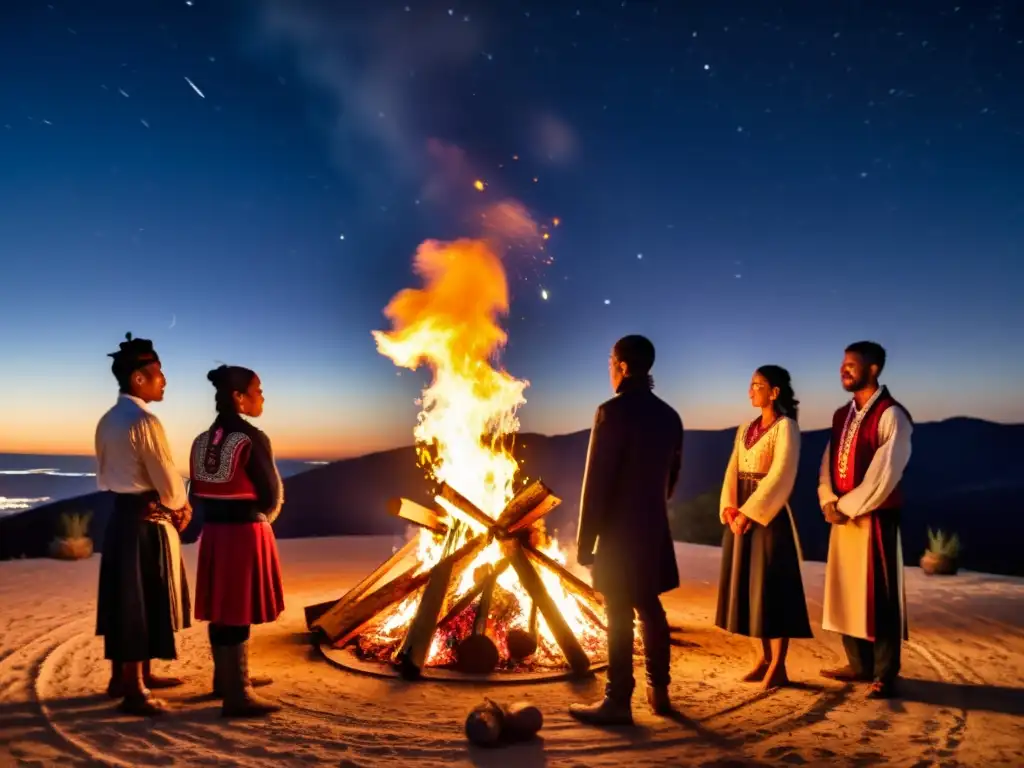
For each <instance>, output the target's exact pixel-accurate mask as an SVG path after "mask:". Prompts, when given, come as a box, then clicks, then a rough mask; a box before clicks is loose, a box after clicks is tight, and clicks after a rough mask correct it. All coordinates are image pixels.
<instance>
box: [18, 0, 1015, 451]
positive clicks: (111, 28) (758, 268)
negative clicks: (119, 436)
mask: <svg viewBox="0 0 1024 768" xmlns="http://www.w3.org/2000/svg"><path fill="white" fill-rule="evenodd" d="M0 18H2V23H0V56H2V57H3V60H4V72H5V76H4V77H3V78H2V79H0V167H2V168H3V182H2V184H0V210H2V213H0V243H2V249H3V254H4V255H3V265H4V266H3V280H2V281H0V360H2V375H0V403H2V404H3V406H2V409H0V412H2V420H0V450H7V451H50V452H59V453H70V452H89V451H90V450H91V445H92V433H93V428H94V425H95V422H96V419H97V418H98V417H99V416H100V415H101V414H102V412H103V411H104V410H105V409H106V408H107V407H108V406H109V404H110V403H111V401H112V399H113V397H114V395H115V383H114V381H113V378H112V377H111V375H110V372H109V359H108V358H106V357H105V354H106V353H107V352H111V351H113V350H115V349H116V348H117V344H118V342H119V341H120V340H121V339H122V338H123V336H124V333H125V332H126V331H132V332H133V333H134V334H135V335H136V336H143V337H147V338H151V339H153V340H154V341H155V343H156V346H157V349H158V351H159V352H160V354H161V356H162V358H163V360H164V366H165V370H166V372H167V376H168V380H169V385H168V390H167V399H166V401H165V402H164V403H162V404H160V405H158V406H156V410H157V412H158V413H159V414H160V415H161V417H162V419H163V420H164V423H165V425H166V427H167V430H168V432H169V434H170V436H171V439H172V442H173V447H174V450H175V453H176V456H177V457H178V458H179V460H184V457H185V455H186V453H185V452H186V450H187V445H188V443H189V442H190V441H191V439H192V437H193V436H194V435H195V434H196V433H197V432H199V431H200V430H201V429H202V428H204V427H205V425H206V424H207V423H208V422H209V420H210V419H211V416H212V410H213V393H212V389H211V388H210V387H209V384H208V382H207V381H206V380H205V373H206V371H207V370H208V369H209V368H211V367H213V366H214V365H216V364H217V363H219V362H228V363H235V364H242V365H247V366H249V367H252V368H254V369H256V370H257V371H258V372H259V373H260V374H261V377H262V379H263V382H264V389H265V391H266V394H267V411H266V415H265V417H264V419H263V420H262V424H261V426H263V428H264V429H266V430H267V431H268V433H269V434H270V435H271V438H272V439H273V440H274V442H275V446H276V448H277V450H278V452H279V453H280V454H281V455H284V456H292V457H305V458H328V457H331V458H333V457H337V456H344V455H352V454H357V453H361V452H364V451H368V450H373V449H377V448H382V447H387V446H392V445H399V444H406V443H408V442H410V441H411V430H412V426H413V424H414V421H415V414H416V411H417V406H416V405H415V402H414V401H415V398H416V396H417V393H418V391H419V389H420V388H421V387H422V385H423V383H424V381H425V379H424V375H422V374H420V373H410V372H408V371H401V372H400V371H399V370H398V369H396V368H395V366H394V365H393V364H392V363H391V361H389V360H387V359H386V358H384V357H382V356H381V355H379V354H378V353H377V351H376V347H375V345H374V342H373V339H372V338H371V335H370V332H371V331H372V330H374V329H386V328H387V327H388V326H387V321H386V319H385V318H384V316H383V314H382V309H383V308H384V306H385V305H386V304H387V302H388V300H389V299H390V297H391V296H392V295H393V294H394V293H395V292H396V291H398V290H400V289H401V288H403V287H407V286H413V285H416V284H417V280H416V278H415V277H414V276H413V274H412V272H411V266H410V265H411V260H412V256H413V254H414V252H415V249H416V247H417V245H418V244H419V243H420V242H421V241H423V240H425V239H427V238H441V239H450V238H456V237H461V236H470V237H472V236H476V235H478V234H479V231H478V230H479V220H478V218H479V217H478V212H479V205H480V204H481V201H483V200H499V199H510V198H511V199H515V200H518V201H520V202H521V203H522V204H523V205H524V206H525V207H526V208H527V209H528V210H529V211H530V213H531V214H532V215H533V216H534V218H535V219H536V221H537V222H539V223H540V224H541V225H542V226H543V227H544V229H545V231H547V232H548V233H549V234H550V239H549V240H548V241H547V242H546V243H545V246H546V248H545V250H544V251H543V252H541V251H540V250H536V251H533V252H531V251H528V250H520V251H515V252H512V253H510V254H508V256H507V257H506V268H507V271H508V274H509V279H510V289H511V294H512V308H511V312H510V315H509V317H508V318H507V320H506V321H505V325H506V327H507V329H508V332H509V343H508V347H507V349H506V351H505V353H504V356H503V364H504V365H505V366H506V367H507V369H508V370H509V371H510V372H511V373H512V374H513V375H515V376H517V377H521V378H525V379H528V380H529V381H530V383H531V384H530V387H529V389H527V391H526V397H527V400H528V403H527V405H526V406H524V408H523V409H522V410H521V412H520V418H521V421H522V423H523V428H524V429H528V430H535V431H541V432H545V433H561V432H567V431H572V430H576V429H581V428H585V427H586V426H588V425H589V422H590V419H591V417H592V414H593V409H594V407H595V406H596V405H597V404H598V403H599V402H600V401H601V400H602V399H604V398H605V397H607V396H608V383H607V355H608V349H609V347H610V345H611V344H612V343H613V342H614V340H615V339H616V338H617V337H618V336H620V335H623V334H626V333H633V332H637V333H644V334H646V335H648V336H650V338H652V340H654V342H655V344H656V345H657V348H658V354H659V358H658V362H657V364H656V366H655V370H654V373H655V378H656V380H657V391H658V392H659V393H660V394H661V395H662V397H664V398H665V399H667V400H668V401H669V402H671V403H672V404H673V405H675V406H676V407H677V408H678V409H679V410H680V411H681V413H682V415H683V418H684V421H685V422H686V424H687V425H688V426H690V427H694V428H722V427H727V426H730V425H734V424H736V423H737V422H738V421H740V420H741V419H746V418H749V417H751V416H752V412H751V410H750V405H749V402H748V401H747V399H746V390H747V385H748V381H749V377H750V373H751V371H752V370H753V369H754V368H755V367H756V366H758V365H760V364H764V363H777V364H781V365H784V366H786V367H787V368H789V369H790V371H791V372H792V374H793V377H794V382H795V385H796V389H797V394H798V396H799V397H800V399H801V400H802V403H803V407H802V416H801V421H802V423H803V425H804V426H805V428H813V427H820V426H823V425H824V424H825V423H826V420H827V418H828V416H829V414H830V413H831V412H832V410H833V409H834V408H836V407H837V406H838V405H840V404H841V403H842V402H843V400H844V399H845V395H844V394H843V393H842V391H841V389H840V386H839V382H838V367H839V364H840V360H841V357H842V350H843V348H844V346H845V345H846V344H847V343H849V342H851V341H854V340H856V339H860V338H871V339H875V340H877V341H879V342H881V343H883V344H884V345H885V346H886V347H887V348H888V350H889V354H890V363H889V366H888V368H887V370H886V372H885V374H884V376H883V379H884V380H885V381H886V382H888V383H889V385H890V387H891V388H892V390H893V392H894V394H896V396H897V397H898V398H900V399H901V400H902V401H903V402H904V403H905V404H906V405H907V406H908V407H909V409H910V410H911V412H912V413H913V414H914V415H915V418H917V419H918V420H931V419H938V418H944V417H947V416H951V415H958V414H968V415H973V416H978V417H983V418H988V419H993V420H998V421H1021V420H1024V401H1022V400H1021V398H1020V396H1019V388H1020V387H1019V382H1020V381H1021V379H1022V377H1024V356H1022V355H1021V354H1020V348H1021V347H1020V341H1019V338H1020V333H1021V331H1022V330H1024V302H1022V301H1021V300H1020V294H1021V288H1022V284H1024V280H1022V278H1024V259H1022V243H1024V180H1022V179H1024V175H1022V171H1024V99H1021V98H1020V97H1019V94H1020V93H1021V92H1022V91H1024V9H1022V7H1021V6H1020V5H1019V4H1015V3H1009V2H1007V3H997V2H985V1H984V0H979V2H975V3H963V4H962V5H958V4H957V1H956V0H949V1H948V2H946V1H944V0H935V2H929V3H920V2H909V1H904V0H892V1H891V2H885V3H881V2H875V3H857V4H852V3H768V2H762V0H746V2H738V1H733V0H716V2H715V3H688V2H660V3H656V2H634V1H633V0H626V1H625V2H621V1H619V0H616V1H615V2H603V1H595V2H577V3H570V2H539V1H538V2H529V1H527V0H518V1H516V2H508V1H506V0H488V1H487V2H483V1H482V0H481V1H479V2H458V3H456V2H454V0H449V2H446V3H438V2H425V1H424V0H408V2H405V1H404V0H397V1H396V2H393V1H392V0H364V1H361V2H326V1H324V2H306V1H305V0H251V2H244V3H243V2H227V1H221V2H215V1H214V0H191V1H189V0H148V1H147V2H128V0H122V1H121V2H113V1H108V0H96V1H95V2H86V1H84V0H83V1H80V2H70V0H65V1H64V2H61V1H60V0H53V1H52V2H46V0H38V1H36V0H9V1H8V2H5V3H4V5H3V10H2V11H0ZM476 179H479V180H481V181H483V182H484V183H485V189H484V191H483V192H480V191H478V190H476V189H474V188H473V184H472V182H473V180H476ZM556 218H557V219H558V226H555V219H556ZM399 374H400V375H399Z"/></svg>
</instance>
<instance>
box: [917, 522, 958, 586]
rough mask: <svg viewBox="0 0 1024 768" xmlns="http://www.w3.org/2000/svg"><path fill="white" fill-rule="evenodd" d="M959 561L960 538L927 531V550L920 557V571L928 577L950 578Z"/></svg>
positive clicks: (930, 530) (954, 535)
mask: <svg viewBox="0 0 1024 768" xmlns="http://www.w3.org/2000/svg"><path fill="white" fill-rule="evenodd" d="M959 559H960V537H959V536H957V535H956V534H955V533H954V534H953V535H952V536H949V535H947V534H945V533H943V532H942V531H938V532H934V531H932V529H931V528H929V529H928V549H927V550H926V551H925V553H924V555H923V556H922V557H921V570H922V571H924V572H925V573H927V574H928V575H929V576H952V575H953V574H955V573H956V572H957V569H958V568H959V567H960V565H959Z"/></svg>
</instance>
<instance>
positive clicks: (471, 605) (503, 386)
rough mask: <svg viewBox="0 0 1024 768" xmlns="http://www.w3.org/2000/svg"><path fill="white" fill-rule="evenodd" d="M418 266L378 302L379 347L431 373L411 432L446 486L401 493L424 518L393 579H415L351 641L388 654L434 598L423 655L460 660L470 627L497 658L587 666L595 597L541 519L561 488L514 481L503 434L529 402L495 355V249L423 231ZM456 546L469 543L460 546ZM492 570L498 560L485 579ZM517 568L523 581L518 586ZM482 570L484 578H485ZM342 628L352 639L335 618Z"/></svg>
mask: <svg viewBox="0 0 1024 768" xmlns="http://www.w3.org/2000/svg"><path fill="white" fill-rule="evenodd" d="M414 269H415V272H416V273H417V275H419V277H420V278H422V280H423V284H424V285H423V287H422V288H420V289H406V290H403V291H401V292H399V293H398V294H397V295H396V296H395V297H394V298H393V299H392V300H391V302H390V303H389V304H388V306H387V308H386V310H385V314H386V315H387V317H388V318H389V319H390V320H391V323H392V330H391V331H375V332H374V334H373V335H374V338H375V339H376V342H377V348H378V350H379V351H380V353H381V354H383V355H385V356H387V357H388V358H390V359H391V360H392V361H394V363H395V364H396V365H398V366H401V367H403V368H409V369H417V368H419V367H420V366H421V365H426V366H427V367H428V368H429V369H430V371H431V372H432V380H431V382H430V384H429V385H428V386H427V387H426V389H425V390H424V391H423V397H422V411H421V412H420V414H419V418H418V423H417V425H416V427H415V430H414V435H415V438H416V443H417V446H418V449H419V456H420V461H421V464H422V465H423V466H424V467H425V468H427V469H428V472H429V474H430V476H431V477H432V478H433V479H434V480H435V481H436V482H437V483H438V485H439V486H441V487H442V489H446V490H443V491H442V493H443V494H444V497H442V495H441V494H440V493H439V495H438V496H436V497H435V502H436V504H437V508H436V511H434V512H432V511H430V510H426V509H425V508H422V507H418V505H414V504H412V503H411V502H403V503H405V504H409V505H410V506H411V507H417V508H418V510H419V511H418V512H416V511H415V510H414V514H415V515H419V516H420V517H419V519H417V520H416V521H417V522H419V523H420V524H424V523H423V520H424V519H427V518H430V522H429V525H428V526H427V527H424V528H423V529H422V530H420V531H419V537H418V539H417V540H416V544H415V547H414V550H415V551H414V555H413V556H414V558H415V561H416V562H415V564H414V565H413V567H412V568H410V569H409V570H408V571H406V572H405V573H403V574H402V576H399V577H396V578H395V580H394V583H399V582H400V580H401V579H406V580H407V582H406V583H407V584H412V585H414V586H416V589H415V591H410V594H409V596H407V597H405V598H404V599H398V600H394V601H392V602H390V603H387V604H386V606H382V608H383V609H382V610H381V611H380V612H379V613H377V614H376V615H375V616H374V618H373V619H372V620H369V621H366V622H365V623H364V624H363V625H362V626H361V627H360V629H359V632H358V636H356V637H355V638H354V639H355V640H356V647H357V652H358V653H359V654H360V655H361V656H363V657H365V658H375V659H378V660H380V661H395V660H396V658H397V657H398V655H399V651H400V650H401V649H402V648H403V643H404V644H406V645H408V644H409V643H410V642H413V641H410V639H409V638H410V637H412V636H413V634H414V633H415V630H414V629H413V630H410V628H411V627H414V626H415V625H416V622H417V620H418V616H419V614H420V612H422V611H425V610H426V606H427V605H428V602H429V603H430V605H431V606H432V607H431V608H430V610H431V611H433V612H435V613H436V614H437V616H438V618H437V620H436V621H434V620H433V616H430V617H428V619H427V621H428V622H429V621H433V623H425V624H424V626H426V627H427V629H428V630H429V631H430V632H432V635H423V637H424V638H429V650H428V651H426V653H425V659H424V660H423V665H424V666H440V665H452V664H455V663H456V662H457V661H460V659H459V656H460V649H464V648H465V647H466V646H465V645H464V641H465V640H466V639H467V638H469V637H470V636H472V635H477V634H484V635H486V636H487V637H488V638H489V639H490V641H491V643H492V644H493V646H494V647H495V648H496V649H497V656H498V662H497V666H498V667H499V668H502V669H510V668H517V667H521V666H524V665H528V666H531V667H548V668H558V667H564V666H566V664H567V658H566V657H567V656H569V657H570V658H569V659H568V661H569V662H570V663H571V664H572V666H573V667H574V668H579V667H580V666H581V663H580V655H581V654H585V657H584V658H583V659H582V665H584V666H585V665H586V664H587V662H588V660H589V661H593V662H597V661H604V659H605V656H606V647H605V635H604V629H603V626H602V624H603V622H604V611H603V608H602V607H601V605H600V603H599V601H598V599H597V598H596V595H594V593H593V592H592V591H591V590H589V587H588V586H587V585H586V584H585V583H582V582H579V580H578V579H575V578H574V577H572V576H571V574H568V573H567V572H566V571H564V569H563V568H562V567H561V566H564V564H565V562H566V558H565V555H564V553H563V552H562V551H561V549H560V548H559V546H558V543H557V542H556V541H555V540H554V539H553V538H551V537H549V536H548V535H547V533H546V531H545V529H544V525H543V521H542V520H541V518H542V517H543V515H544V514H545V513H546V512H547V511H550V509H552V508H554V506H556V505H557V503H558V499H556V498H555V497H554V496H553V495H551V494H550V492H549V491H547V489H546V488H545V487H543V486H542V484H539V483H535V484H534V485H532V486H530V487H529V488H528V489H526V490H525V491H521V492H520V494H519V495H517V494H516V493H515V491H516V488H515V487H514V486H515V480H516V473H517V471H518V464H517V462H516V460H515V459H514V458H513V456H512V454H511V452H510V450H509V446H508V441H509V439H510V438H511V436H512V435H514V434H515V433H516V432H517V431H518V429H519V421H518V419H517V418H516V411H517V409H518V408H519V406H520V405H522V404H523V403H525V402H526V399H525V398H524V396H523V392H524V390H525V388H526V387H527V386H528V382H526V381H523V380H520V379H516V378H514V377H512V376H510V375H509V374H508V373H506V372H505V371H503V370H500V369H499V368H496V367H495V364H494V361H495V358H496V355H497V353H498V352H499V351H500V349H501V348H502V347H503V346H504V344H505V342H506V338H507V337H506V334H505V332H504V331H503V330H502V328H501V327H500V325H499V324H498V318H499V317H500V316H503V315H505V314H507V312H508V309H509V303H508V286H507V282H506V277H505V271H504V268H503V267H502V264H501V261H500V259H499V258H498V257H497V256H496V255H495V254H494V252H493V251H492V250H491V248H490V247H489V245H488V244H487V243H485V242H483V241H479V240H459V241H456V242H452V243H441V242H436V241H427V242H425V243H423V244H422V245H421V246H420V248H419V250H418V251H417V253H416V258H415V261H414ZM531 490H535V491H537V490H539V492H540V493H539V495H537V498H536V500H535V501H534V500H531V501H529V502H528V503H524V504H525V506H524V505H523V504H521V506H522V509H520V510H519V511H518V512H515V509H517V508H516V504H517V502H522V501H523V498H525V497H526V496H528V495H529V491H531ZM513 497H515V499H514V498H513ZM510 502H511V504H510ZM530 504H532V505H533V506H530ZM545 504H546V505H547V506H545ZM506 507H510V509H511V510H512V511H506ZM503 511H505V515H504V516H503V514H502V513H503ZM403 516H405V514H403ZM499 517H500V518H501V521H500V522H499ZM517 522H518V525H517ZM463 551H465V552H467V553H468V554H465V555H464V556H462V555H460V553H462V552H463ZM460 557H462V559H461V560H460V559H459V558H460ZM439 563H440V564H441V565H440V566H439V565H438V564H439ZM452 563H455V565H452ZM446 566H447V567H449V568H450V569H451V570H450V572H451V580H450V582H448V581H447V580H445V581H443V582H440V583H441V584H442V587H441V588H442V589H443V590H444V592H443V599H440V596H441V594H442V593H441V592H436V593H435V595H434V597H433V598H427V597H425V595H428V594H430V592H431V589H433V588H434V587H433V586H432V584H433V579H435V578H439V577H437V576H436V574H437V573H438V572H440V571H443V569H444V568H445V567H446ZM403 567H404V566H403ZM492 569H501V570H500V571H498V572H497V575H496V576H494V575H492V576H491V578H490V580H489V579H488V578H487V577H488V574H491V573H492ZM524 573H525V574H526V575H527V576H531V575H532V574H536V576H537V577H539V579H536V578H526V577H525V576H523V574H524ZM417 578H419V579H420V581H416V579H417ZM427 579H429V580H427ZM445 579H447V577H445ZM524 580H526V581H528V582H530V584H527V585H526V586H524V583H523V581H524ZM489 581H490V582H491V583H493V586H491V587H489V588H485V587H484V585H486V584H488V583H489ZM424 585H425V586H424ZM531 585H532V586H531ZM541 585H543V587H541ZM544 592H546V594H547V596H548V597H549V598H550V602H548V601H547V600H546V599H545V598H544V596H543V593H544ZM477 595H480V596H477ZM535 597H536V598H537V604H538V606H539V608H540V610H539V611H537V610H534V598H535ZM357 599H358V600H361V599H364V598H362V597H361V596H360V597H357ZM431 600H433V602H430V601H431ZM421 604H422V605H421ZM435 605H436V608H435V607H433V606H435ZM547 617H551V618H552V619H553V620H554V623H555V625H556V626H555V629H552V626H551V625H550V623H549V621H548V618H547ZM559 617H560V618H559ZM570 634H571V636H572V637H571V638H568V639H567V635H570ZM512 635H515V637H513V638H512V639H511V640H510V636H512ZM337 636H338V637H344V638H352V637H353V635H352V634H351V632H350V633H349V634H345V633H344V632H342V631H341V630H339V631H338V633H337ZM531 637H532V638H533V639H534V641H535V643H536V651H535V652H533V653H530V654H526V655H524V654H522V652H515V653H514V652H512V651H510V644H511V645H512V646H513V647H514V648H521V647H522V643H523V639H524V638H531ZM336 639H337V638H336ZM577 643H578V646H575V649H576V651H575V654H574V652H573V647H574V645H575V644H577ZM526 644H527V646H528V647H529V646H530V645H531V642H530V641H527V643H526ZM424 647H426V646H424ZM567 647H568V650H566V648H567ZM462 661H463V662H464V660H462Z"/></svg>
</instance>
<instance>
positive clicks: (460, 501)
mask: <svg viewBox="0 0 1024 768" xmlns="http://www.w3.org/2000/svg"><path fill="white" fill-rule="evenodd" d="M438 496H440V497H441V498H442V499H444V500H445V501H447V502H448V503H449V504H451V505H452V507H454V508H455V509H457V510H458V511H459V512H461V513H462V514H463V515H465V516H466V517H467V518H468V522H471V523H472V524H473V527H476V528H478V529H479V530H480V531H481V532H482V533H487V534H492V533H493V530H494V521H493V520H492V519H491V518H489V517H488V516H487V515H485V514H484V513H483V512H481V511H480V510H479V509H477V508H476V505H475V504H474V503H473V502H472V501H470V500H469V499H467V498H466V497H465V496H463V495H462V494H461V493H459V492H458V491H456V490H455V489H454V488H452V487H451V486H450V485H448V483H441V492H440V493H439V494H438Z"/></svg>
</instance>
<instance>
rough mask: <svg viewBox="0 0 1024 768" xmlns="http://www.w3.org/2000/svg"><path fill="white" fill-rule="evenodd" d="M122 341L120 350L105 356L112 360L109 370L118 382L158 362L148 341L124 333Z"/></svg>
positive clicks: (158, 358) (150, 342) (157, 356)
mask: <svg viewBox="0 0 1024 768" xmlns="http://www.w3.org/2000/svg"><path fill="white" fill-rule="evenodd" d="M124 339H125V340H124V341H122V342H121V345H120V346H121V349H119V350H118V351H117V352H111V353H109V354H108V355H107V357H112V358H114V362H113V363H112V364H111V366H110V370H111V371H112V372H113V374H114V377H115V378H116V379H117V380H118V381H121V380H122V379H123V378H125V377H127V376H130V375H131V374H133V373H135V371H137V370H139V368H145V367H146V366H147V365H149V364H150V363H159V362H160V357H159V355H157V353H156V350H155V349H153V342H152V341H150V340H149V339H133V338H132V335H131V334H130V333H126V334H125V336H124Z"/></svg>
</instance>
